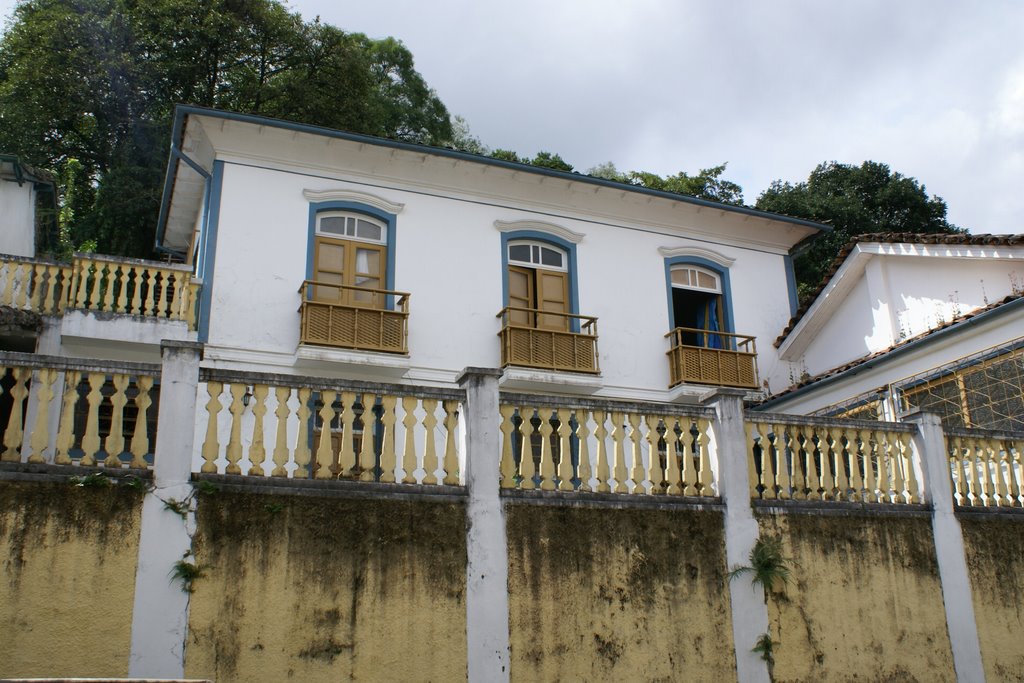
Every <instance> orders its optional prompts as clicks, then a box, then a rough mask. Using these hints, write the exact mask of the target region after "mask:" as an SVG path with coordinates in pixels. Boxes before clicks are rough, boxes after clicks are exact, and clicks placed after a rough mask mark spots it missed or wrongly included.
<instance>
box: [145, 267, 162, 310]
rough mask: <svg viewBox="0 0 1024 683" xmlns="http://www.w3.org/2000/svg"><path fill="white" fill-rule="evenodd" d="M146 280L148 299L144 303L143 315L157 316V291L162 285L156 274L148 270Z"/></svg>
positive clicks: (146, 270)
mask: <svg viewBox="0 0 1024 683" xmlns="http://www.w3.org/2000/svg"><path fill="white" fill-rule="evenodd" d="M144 272H145V278H146V298H145V300H144V301H143V303H142V315H152V316H155V315H156V310H157V298H156V294H157V289H158V288H159V286H160V283H159V282H158V281H157V278H156V272H155V271H153V270H151V269H149V268H146V269H145V270H144Z"/></svg>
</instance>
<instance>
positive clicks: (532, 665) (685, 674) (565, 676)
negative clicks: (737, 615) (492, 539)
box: [506, 503, 736, 683]
mask: <svg viewBox="0 0 1024 683" xmlns="http://www.w3.org/2000/svg"><path fill="white" fill-rule="evenodd" d="M506 518H507V520H508V548H509V602H510V631H511V647H512V659H511V666H512V669H511V676H512V680H513V681H520V682H523V683H525V682H532V681H601V682H607V681H631V682H632V681H693V682H698V681H714V682H716V683H717V682H721V681H730V680H733V681H734V680H736V665H735V658H734V656H733V651H732V623H731V620H730V617H729V597H728V591H727V590H726V578H725V574H726V567H725V549H724V536H723V533H724V532H723V526H722V525H723V519H722V515H721V514H720V513H718V512H699V511H682V510H651V509H613V508H596V507H585V508H570V507H560V506H559V507H556V506H550V505H529V504H522V503H506Z"/></svg>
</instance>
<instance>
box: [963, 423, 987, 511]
mask: <svg viewBox="0 0 1024 683" xmlns="http://www.w3.org/2000/svg"><path fill="white" fill-rule="evenodd" d="M980 451H981V449H980V448H979V447H978V441H977V439H968V440H967V464H968V465H969V466H970V468H971V478H970V483H971V505H984V504H985V498H984V495H983V494H985V493H987V491H985V488H984V485H983V484H982V481H983V479H982V476H981V472H980V471H979V470H980V469H981V466H982V463H983V460H982V458H981V453H980Z"/></svg>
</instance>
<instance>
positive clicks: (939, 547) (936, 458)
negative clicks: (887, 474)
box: [901, 411, 985, 683]
mask: <svg viewBox="0 0 1024 683" xmlns="http://www.w3.org/2000/svg"><path fill="white" fill-rule="evenodd" d="M901 417H902V419H903V421H904V422H912V423H914V424H916V425H917V435H916V436H915V437H914V441H913V448H914V455H915V456H916V459H917V460H918V462H919V463H920V465H921V470H922V474H923V478H922V482H923V483H924V487H925V498H926V500H927V502H929V503H931V506H932V533H933V534H934V536H935V555H936V558H937V559H938V564H939V580H940V581H941V582H942V601H943V603H944V604H945V608H946V627H947V629H948V630H949V642H950V645H951V646H952V648H953V667H954V669H955V670H956V678H957V680H958V681H965V682H970V683H974V682H975V681H984V680H985V668H984V665H983V664H982V661H981V644H980V643H979V642H978V626H977V622H976V621H975V619H974V602H973V599H972V597H971V579H970V575H969V574H968V573H967V558H966V556H965V555H964V538H963V532H962V530H961V529H960V520H958V519H957V518H956V515H955V514H954V512H953V482H952V480H951V477H950V466H949V457H948V456H947V454H946V439H945V435H944V434H943V431H942V422H941V420H940V419H939V416H938V415H935V414H933V413H922V412H919V411H912V412H910V413H907V414H905V415H902V416H901Z"/></svg>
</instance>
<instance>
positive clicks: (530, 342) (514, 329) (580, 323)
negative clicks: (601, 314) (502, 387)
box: [497, 306, 601, 375]
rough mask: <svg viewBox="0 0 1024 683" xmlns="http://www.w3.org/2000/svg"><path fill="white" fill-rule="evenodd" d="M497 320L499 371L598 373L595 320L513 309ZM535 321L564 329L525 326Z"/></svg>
mask: <svg viewBox="0 0 1024 683" xmlns="http://www.w3.org/2000/svg"><path fill="white" fill-rule="evenodd" d="M497 317H498V318H501V332H499V333H498V336H499V338H500V339H501V367H507V366H509V365H517V366H522V367H528V368H537V369H541V370H554V371H558V372H585V373H589V374H592V375H596V374H598V373H599V372H600V371H601V369H600V367H598V360H597V318H594V317H591V316H586V315H576V314H573V313H551V312H548V311H540V310H537V309H532V308H517V307H515V306H508V307H506V308H503V309H502V310H501V312H500V313H498V316H497ZM538 318H539V319H540V320H541V321H548V322H553V323H555V324H560V325H561V326H564V329H546V328H543V327H536V326H534V325H532V324H529V323H532V322H534V321H536V320H538ZM559 321H560V322H559ZM555 324H552V325H551V327H552V328H554V327H555ZM575 330H578V331H575Z"/></svg>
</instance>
